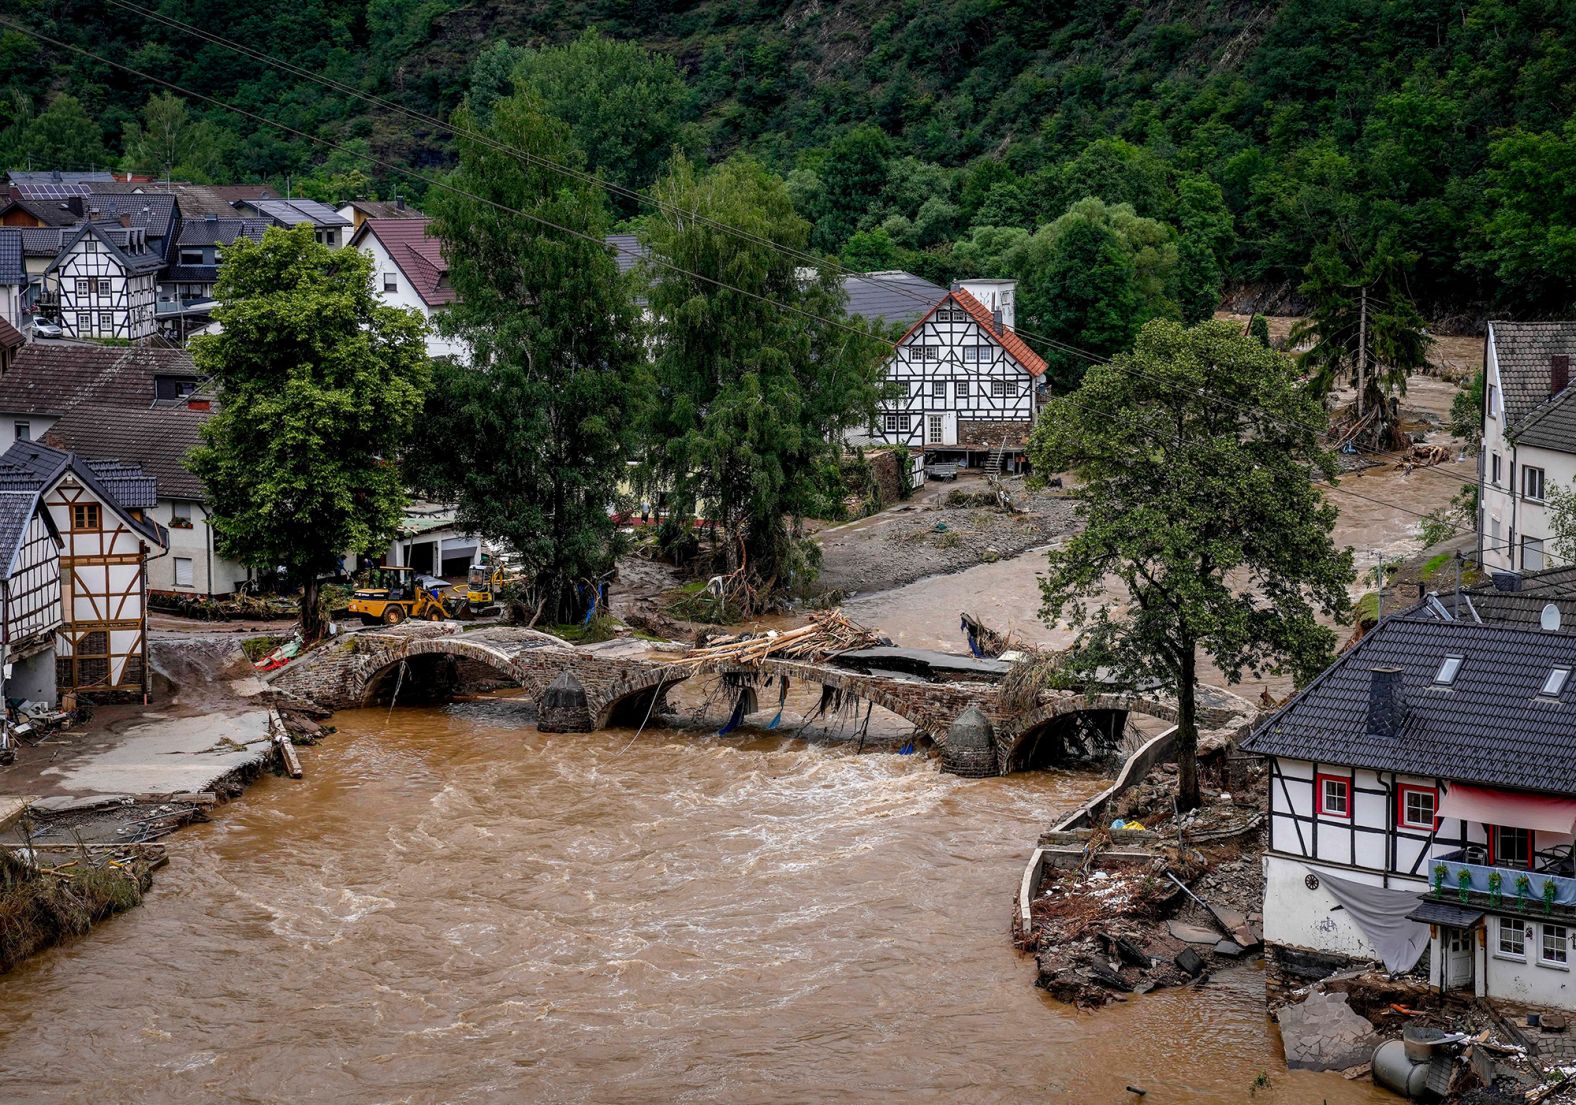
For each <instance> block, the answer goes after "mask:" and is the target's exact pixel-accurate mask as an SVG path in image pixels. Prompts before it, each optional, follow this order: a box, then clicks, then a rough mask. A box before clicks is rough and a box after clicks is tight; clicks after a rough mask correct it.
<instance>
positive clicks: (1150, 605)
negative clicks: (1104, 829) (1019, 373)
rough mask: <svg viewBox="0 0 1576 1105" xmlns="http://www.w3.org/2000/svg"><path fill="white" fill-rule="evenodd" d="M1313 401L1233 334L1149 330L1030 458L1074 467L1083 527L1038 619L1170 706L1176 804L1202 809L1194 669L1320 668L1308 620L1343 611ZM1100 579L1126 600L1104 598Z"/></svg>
mask: <svg viewBox="0 0 1576 1105" xmlns="http://www.w3.org/2000/svg"><path fill="white" fill-rule="evenodd" d="M1323 419H1324V415H1323V411H1322V410H1321V408H1320V406H1319V403H1318V401H1317V400H1315V399H1314V398H1313V397H1312V396H1310V395H1309V394H1308V393H1307V391H1306V390H1305V389H1303V388H1300V387H1299V386H1297V378H1296V372H1295V367H1294V365H1293V363H1292V361H1291V359H1290V358H1289V357H1287V356H1285V355H1283V354H1280V353H1275V352H1271V351H1270V350H1267V349H1265V348H1263V347H1262V346H1260V345H1259V344H1258V343H1257V342H1255V341H1253V340H1252V339H1251V338H1248V337H1245V336H1244V335H1243V334H1241V333H1240V332H1239V331H1238V330H1237V329H1236V328H1235V327H1234V326H1231V325H1229V324H1226V323H1218V322H1206V323H1203V324H1201V325H1199V326H1195V327H1193V328H1192V329H1184V328H1183V327H1182V326H1181V325H1179V324H1177V323H1175V322H1169V321H1156V322H1151V323H1150V324H1149V325H1148V326H1146V327H1144V330H1143V332H1142V333H1141V334H1140V335H1139V338H1138V343H1137V345H1136V347H1135V348H1134V349H1133V351H1132V352H1130V353H1123V354H1119V355H1118V356H1117V357H1116V358H1115V360H1114V362H1113V363H1112V364H1108V365H1098V366H1096V367H1094V368H1091V369H1090V370H1089V372H1088V374H1087V375H1086V376H1085V378H1084V383H1083V387H1082V389H1081V390H1080V391H1079V393H1078V394H1077V395H1076V396H1072V397H1058V398H1053V399H1052V400H1051V401H1050V404H1049V406H1048V407H1047V409H1046V410H1045V411H1044V413H1043V414H1042V416H1041V417H1040V418H1039V420H1038V421H1037V422H1036V423H1035V428H1034V435H1033V438H1032V439H1031V442H1030V455H1031V457H1032V459H1033V461H1034V467H1035V470H1036V471H1039V472H1047V473H1049V472H1060V471H1066V470H1069V469H1071V470H1073V471H1074V472H1075V473H1076V474H1077V477H1078V482H1079V484H1080V487H1081V496H1080V498H1079V500H1078V513H1079V515H1080V518H1081V520H1082V522H1083V529H1082V531H1081V532H1079V533H1078V534H1077V535H1075V536H1074V537H1073V538H1072V540H1071V541H1069V542H1068V543H1067V545H1066V546H1065V547H1063V548H1061V549H1059V550H1057V551H1055V552H1052V553H1051V554H1050V556H1049V569H1048V571H1047V573H1046V575H1045V577H1044V578H1043V580H1042V582H1041V589H1042V591H1043V593H1044V607H1043V610H1042V616H1044V617H1046V618H1047V619H1052V620H1060V619H1063V618H1066V619H1067V620H1068V621H1069V622H1070V623H1071V624H1072V625H1073V626H1075V627H1079V628H1083V629H1085V630H1086V632H1085V635H1084V637H1083V641H1084V643H1085V647H1083V648H1081V649H1080V651H1079V652H1078V653H1077V654H1076V655H1075V666H1076V667H1078V668H1079V669H1080V670H1082V671H1083V672H1084V673H1085V674H1089V673H1091V672H1092V671H1093V670H1094V669H1095V668H1097V667H1105V668H1114V669H1115V670H1117V671H1118V672H1120V673H1122V674H1123V676H1125V677H1126V678H1128V679H1132V680H1140V681H1141V680H1146V679H1150V678H1158V679H1159V680H1160V682H1161V684H1162V685H1163V686H1164V687H1165V689H1167V690H1168V691H1170V692H1171V693H1173V694H1175V695H1176V696H1177V703H1178V716H1177V726H1178V733H1177V738H1178V739H1177V763H1178V767H1179V773H1178V776H1179V777H1178V786H1179V791H1180V793H1179V802H1180V804H1181V807H1182V809H1184V810H1186V809H1192V808H1193V807H1194V806H1196V805H1197V804H1198V797H1199V795H1198V770H1197V741H1198V707H1197V688H1198V682H1199V677H1198V664H1199V658H1200V656H1201V654H1202V655H1205V656H1208V657H1209V658H1210V659H1211V660H1213V661H1214V663H1215V665H1216V666H1217V667H1218V668H1219V669H1220V671H1221V672H1223V673H1224V674H1225V676H1226V677H1227V679H1228V680H1230V681H1232V682H1236V681H1238V680H1239V679H1241V677H1242V675H1243V673H1244V672H1245V671H1246V672H1250V673H1252V674H1253V675H1255V676H1258V675H1262V674H1263V673H1265V672H1273V673H1278V672H1281V671H1284V670H1290V671H1291V672H1292V673H1293V674H1294V675H1295V677H1296V678H1297V679H1298V680H1299V681H1301V680H1305V679H1308V678H1311V677H1312V676H1313V675H1314V674H1316V673H1317V672H1318V671H1320V670H1321V669H1322V668H1323V667H1324V666H1325V664H1326V663H1327V662H1328V660H1329V658H1330V655H1331V647H1332V645H1333V644H1334V640H1335V635H1334V633H1333V632H1332V631H1331V630H1330V629H1328V628H1326V627H1325V626H1323V625H1320V624H1319V622H1318V620H1317V617H1316V615H1317V614H1318V613H1323V614H1325V615H1329V616H1339V615H1341V614H1343V613H1344V612H1345V611H1346V608H1347V591H1346V589H1347V585H1348V584H1349V583H1350V582H1351V580H1352V578H1353V572H1352V556H1351V551H1350V550H1339V551H1338V550H1337V549H1336V548H1335V544H1334V542H1333V541H1332V540H1331V536H1330V531H1331V528H1332V527H1333V526H1334V524H1335V515H1336V512H1335V508H1334V507H1333V506H1332V505H1330V503H1329V502H1328V501H1327V500H1326V498H1325V496H1324V494H1323V493H1322V492H1321V491H1320V490H1319V489H1318V488H1317V487H1316V486H1315V484H1314V482H1313V479H1312V477H1313V475H1314V474H1319V475H1322V476H1324V477H1325V478H1333V476H1334V473H1335V458H1334V457H1333V455H1331V454H1330V453H1328V452H1326V451H1324V450H1323V449H1321V448H1320V445H1319V436H1318V434H1319V429H1318V428H1319V426H1320V425H1321V424H1322V422H1323ZM1110 579H1116V580H1119V581H1120V582H1121V583H1122V584H1123V586H1124V587H1125V588H1126V591H1127V594H1128V595H1129V596H1130V598H1129V601H1128V603H1127V604H1126V607H1125V609H1123V608H1118V607H1114V606H1113V605H1112V604H1111V603H1110V602H1109V601H1108V599H1107V597H1106V596H1107V593H1108V592H1107V590H1106V588H1107V586H1108V583H1109V580H1110Z"/></svg>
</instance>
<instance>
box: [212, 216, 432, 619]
mask: <svg viewBox="0 0 1576 1105" xmlns="http://www.w3.org/2000/svg"><path fill="white" fill-rule="evenodd" d="M217 296H218V299H219V302H220V304H221V306H220V307H218V308H217V309H216V310H215V311H214V318H215V319H216V320H217V321H218V322H219V323H221V324H222V326H223V329H222V330H221V331H220V332H219V333H216V334H212V335H206V336H203V337H199V338H195V339H193V341H192V360H193V361H195V362H196V364H197V367H198V369H200V370H201V371H202V372H203V373H204V374H205V375H206V376H207V377H208V378H209V380H210V381H211V382H212V385H213V387H214V389H215V392H216V396H217V399H218V406H219V410H218V412H217V413H216V414H215V415H214V416H213V418H211V419H210V420H209V421H208V422H207V423H206V424H205V425H204V426H203V444H202V445H200V446H199V447H198V448H197V449H195V450H194V451H193V452H192V454H191V458H190V465H191V469H192V471H193V472H195V473H196V474H197V475H198V477H200V478H201V479H202V481H203V483H204V484H205V485H206V486H207V488H208V493H209V495H210V496H211V497H212V502H213V526H214V531H215V533H216V534H217V535H218V541H217V544H218V549H219V552H220V553H221V554H222V555H224V556H227V557H229V558H231V559H232V560H236V561H239V562H240V563H242V564H245V565H246V566H248V567H250V568H254V569H257V570H259V571H261V572H264V573H267V574H270V575H271V574H272V573H273V572H274V570H275V569H276V568H280V567H282V568H283V569H284V571H285V575H286V578H287V579H288V580H289V582H291V583H292V584H295V585H297V586H299V587H300V588H301V632H302V636H303V637H304V638H305V639H306V640H309V641H311V640H316V639H317V638H319V637H321V636H322V635H323V633H324V631H325V629H326V622H325V618H324V611H323V610H322V609H321V604H320V603H319V601H318V596H319V587H318V579H319V577H320V576H322V575H323V574H325V573H327V572H331V571H333V570H334V569H335V568H336V567H337V566H338V564H339V558H340V556H341V555H342V554H344V553H347V552H365V551H369V550H371V549H373V548H375V547H377V546H379V545H380V544H383V543H386V542H387V541H388V539H389V538H390V537H391V536H392V535H393V533H394V528H395V526H396V525H397V524H398V523H399V519H400V513H401V511H402V510H403V509H404V507H405V505H406V502H407V496H406V493H405V481H404V479H403V478H402V474H401V471H400V464H399V458H400V455H401V453H402V451H403V450H404V448H405V444H406V440H407V438H408V437H409V435H410V430H411V426H412V424H413V423H414V421H415V416H416V413H417V411H419V410H420V409H421V401H422V396H423V394H424V392H425V391H426V388H427V383H428V379H429V375H430V362H429V361H428V360H427V350H426V343H425V341H424V335H425V333H426V325H425V324H424V323H423V322H422V320H421V319H420V318H419V317H417V316H416V315H415V314H414V313H413V312H411V311H407V310H401V309H399V308H396V307H386V306H384V305H383V304H382V303H381V302H379V300H378V298H377V297H376V295H375V294H374V293H373V291H372V260H371V258H370V257H368V256H366V255H365V254H363V253H361V252H360V251H358V250H354V249H329V248H328V247H326V246H322V245H319V244H318V243H317V242H315V241H313V240H312V228H311V227H309V226H307V227H297V228H295V229H294V230H288V231H287V230H279V229H273V230H269V231H268V232H267V233H266V234H265V235H264V236H263V240H262V241H261V242H260V243H254V242H251V241H248V240H247V239H245V238H239V239H237V240H236V243H235V245H233V246H230V247H228V248H227V249H226V250H225V257H224V270H223V272H222V273H221V274H220V277H219V284H218V288H217Z"/></svg>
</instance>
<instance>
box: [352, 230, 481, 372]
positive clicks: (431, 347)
mask: <svg viewBox="0 0 1576 1105" xmlns="http://www.w3.org/2000/svg"><path fill="white" fill-rule="evenodd" d="M431 223H432V220H431V219H427V218H367V219H363V220H362V222H361V225H360V226H359V227H357V228H356V232H355V233H354V234H353V235H351V238H350V245H351V246H352V247H353V248H355V249H359V250H361V252H363V253H365V254H367V255H368V256H369V257H371V258H372V287H373V290H374V291H376V292H377V294H378V297H379V298H380V299H382V300H383V302H384V303H387V304H388V305H389V306H391V307H406V308H409V309H411V310H413V311H415V312H416V313H418V314H419V315H421V317H422V318H424V319H426V320H427V325H428V327H429V328H430V329H429V330H428V332H427V355H428V356H429V357H452V358H453V359H454V360H456V361H459V362H460V363H462V364H469V363H470V359H471V351H470V348H469V347H468V346H467V345H466V344H465V342H463V341H460V340H458V339H455V338H451V337H447V336H445V335H444V334H441V333H439V332H438V322H439V319H440V318H441V317H442V314H443V312H444V311H445V310H447V309H448V307H449V305H450V304H452V303H454V302H455V300H456V299H457V298H458V296H457V295H456V294H455V292H454V287H453V285H451V284H450V283H449V263H448V262H447V261H446V260H444V258H443V244H442V243H441V242H439V241H438V239H436V238H434V237H432V235H430V234H429V233H428V232H427V231H428V227H429V226H430V225H431Z"/></svg>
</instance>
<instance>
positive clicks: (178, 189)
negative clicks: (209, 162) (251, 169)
mask: <svg viewBox="0 0 1576 1105" xmlns="http://www.w3.org/2000/svg"><path fill="white" fill-rule="evenodd" d="M92 189H93V192H92V194H93V196H94V197H98V196H111V195H122V196H129V195H146V196H155V195H157V196H169V197H171V198H172V199H173V200H174V201H175V203H176V205H177V206H178V207H179V208H180V213H181V218H183V219H201V218H203V217H204V216H206V215H217V216H220V217H221V218H232V219H233V218H234V217H235V208H234V207H232V206H231V204H230V200H231V199H234V198H235V197H234V196H229V197H227V196H226V195H225V194H224V190H222V189H220V188H217V187H215V186H213V185H209V184H187V183H186V182H184V181H178V180H177V181H163V180H160V181H139V182H133V183H129V184H128V183H126V182H124V181H115V182H114V183H112V184H94V185H92ZM255 191H257V192H259V193H262V192H267V191H268V190H267V189H266V188H262V187H259V188H257V189H255ZM269 194H270V195H272V193H269ZM87 202H88V203H92V202H93V201H92V200H88V201H87Z"/></svg>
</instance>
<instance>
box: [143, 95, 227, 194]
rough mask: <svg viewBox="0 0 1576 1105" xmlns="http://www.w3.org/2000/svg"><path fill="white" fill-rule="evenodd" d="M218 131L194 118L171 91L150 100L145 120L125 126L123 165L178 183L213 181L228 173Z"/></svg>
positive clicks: (145, 111) (147, 104)
mask: <svg viewBox="0 0 1576 1105" xmlns="http://www.w3.org/2000/svg"><path fill="white" fill-rule="evenodd" d="M225 153H226V150H225V148H224V143H223V142H222V140H221V139H220V137H219V132H217V131H215V130H214V129H213V127H211V126H209V125H208V124H207V123H205V122H203V121H202V120H200V119H193V118H192V117H191V112H190V111H189V110H188V109H187V107H186V101H185V100H183V99H181V98H180V97H179V96H176V95H173V94H172V93H169V92H163V93H159V94H157V95H154V96H150V97H149V98H148V102H147V103H146V104H145V105H144V106H143V109H142V118H141V119H140V120H138V121H135V122H131V123H128V124H126V156H125V158H124V162H123V163H124V165H125V167H126V168H127V169H130V170H132V171H133V172H143V173H157V174H159V175H162V176H164V177H166V178H169V179H175V180H196V181H210V180H214V179H216V178H217V177H219V176H220V175H222V174H223V173H224V171H225V164H224V160H225Z"/></svg>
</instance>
